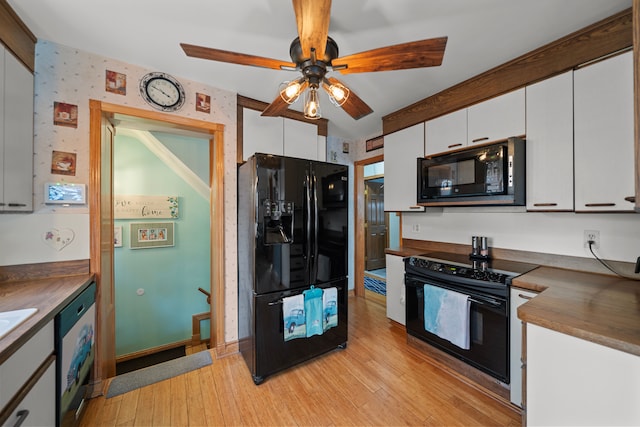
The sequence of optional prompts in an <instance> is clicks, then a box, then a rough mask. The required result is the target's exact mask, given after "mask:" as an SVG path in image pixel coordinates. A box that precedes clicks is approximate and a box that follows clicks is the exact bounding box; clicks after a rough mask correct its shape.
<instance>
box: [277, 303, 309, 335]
mask: <svg viewBox="0 0 640 427" xmlns="http://www.w3.org/2000/svg"><path fill="white" fill-rule="evenodd" d="M282 319H283V323H284V324H283V326H284V340H285V341H289V340H292V339H294V338H304V337H305V336H306V335H307V332H306V329H305V323H306V316H305V314H304V296H303V295H302V294H298V295H294V296H291V297H286V298H282Z"/></svg>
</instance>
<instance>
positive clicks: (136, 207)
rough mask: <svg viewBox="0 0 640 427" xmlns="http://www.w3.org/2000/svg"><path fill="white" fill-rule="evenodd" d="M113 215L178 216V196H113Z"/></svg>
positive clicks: (119, 217) (139, 216) (143, 216)
mask: <svg viewBox="0 0 640 427" xmlns="http://www.w3.org/2000/svg"><path fill="white" fill-rule="evenodd" d="M113 217H114V218H115V219H129V218H164V219H172V218H178V196H136V195H122V194H117V195H114V196H113Z"/></svg>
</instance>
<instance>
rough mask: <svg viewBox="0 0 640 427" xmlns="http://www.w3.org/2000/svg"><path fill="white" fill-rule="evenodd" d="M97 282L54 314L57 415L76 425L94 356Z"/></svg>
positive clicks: (59, 422)
mask: <svg viewBox="0 0 640 427" xmlns="http://www.w3.org/2000/svg"><path fill="white" fill-rule="evenodd" d="M95 301H96V284H95V282H93V283H91V285H89V287H88V288H87V289H85V290H84V291H83V292H82V293H81V294H80V295H78V296H77V297H76V299H74V300H73V301H72V302H71V303H70V304H69V305H67V306H66V307H65V308H64V309H62V311H61V312H60V313H59V314H58V315H57V316H56V319H55V325H56V355H57V358H56V418H57V425H58V426H75V425H78V424H79V421H80V417H81V415H82V411H83V407H84V400H85V398H86V397H89V395H90V393H91V390H90V387H89V380H90V378H91V374H92V371H93V360H94V356H95V339H94V331H95V326H96V308H95Z"/></svg>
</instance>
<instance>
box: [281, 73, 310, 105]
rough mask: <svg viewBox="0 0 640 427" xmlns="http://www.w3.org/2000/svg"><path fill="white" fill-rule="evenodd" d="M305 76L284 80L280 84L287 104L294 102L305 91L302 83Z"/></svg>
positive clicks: (282, 95) (282, 96)
mask: <svg viewBox="0 0 640 427" xmlns="http://www.w3.org/2000/svg"><path fill="white" fill-rule="evenodd" d="M303 82H304V78H301V79H298V80H294V81H292V82H282V83H281V84H280V97H281V98H282V99H283V101H284V102H286V103H287V104H293V103H294V102H296V100H297V99H298V97H299V96H300V94H301V93H302V91H303V87H302V83H303Z"/></svg>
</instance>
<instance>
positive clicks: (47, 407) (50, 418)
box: [2, 359, 56, 427]
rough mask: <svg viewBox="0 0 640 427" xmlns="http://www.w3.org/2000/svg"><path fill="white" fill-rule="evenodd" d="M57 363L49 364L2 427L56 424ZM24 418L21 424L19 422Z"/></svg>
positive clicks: (37, 426)
mask: <svg viewBox="0 0 640 427" xmlns="http://www.w3.org/2000/svg"><path fill="white" fill-rule="evenodd" d="M55 393H56V364H55V359H53V360H52V363H51V364H49V367H48V368H47V369H46V371H44V373H43V374H42V376H41V377H40V379H39V380H38V382H36V383H35V385H34V386H33V387H32V388H31V390H29V392H28V393H27V395H26V396H25V397H24V399H22V400H21V401H20V403H18V406H17V407H16V409H14V411H13V412H12V413H11V415H9V417H8V418H7V420H6V421H5V422H4V423H3V424H2V427H12V426H16V425H20V426H23V427H29V426H33V427H41V426H54V425H56V399H55ZM20 420H22V423H21V424H18V423H19V422H20Z"/></svg>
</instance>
